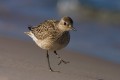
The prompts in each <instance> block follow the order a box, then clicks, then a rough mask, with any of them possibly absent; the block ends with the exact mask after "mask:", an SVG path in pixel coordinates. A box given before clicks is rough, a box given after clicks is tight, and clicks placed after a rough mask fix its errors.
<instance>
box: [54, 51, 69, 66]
mask: <svg viewBox="0 0 120 80" xmlns="http://www.w3.org/2000/svg"><path fill="white" fill-rule="evenodd" d="M54 53H55V55H56V56H57V58H58V59H59V60H60V62H59V63H58V65H60V64H61V63H64V64H67V63H69V62H68V61H64V60H63V59H62V58H61V57H60V56H59V55H58V54H57V52H56V51H54Z"/></svg>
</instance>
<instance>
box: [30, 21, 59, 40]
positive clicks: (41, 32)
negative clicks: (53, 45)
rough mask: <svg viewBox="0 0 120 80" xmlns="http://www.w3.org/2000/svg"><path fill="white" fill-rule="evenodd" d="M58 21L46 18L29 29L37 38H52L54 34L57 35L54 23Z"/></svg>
mask: <svg viewBox="0 0 120 80" xmlns="http://www.w3.org/2000/svg"><path fill="white" fill-rule="evenodd" d="M57 24H58V21H56V20H47V21H45V22H43V23H41V24H39V25H38V26H36V27H32V28H31V31H32V33H33V34H34V35H35V37H36V38H37V39H40V40H44V39H46V38H50V39H54V38H55V36H59V35H60V34H59V33H58V31H57V30H58V29H57V27H56V25H57Z"/></svg>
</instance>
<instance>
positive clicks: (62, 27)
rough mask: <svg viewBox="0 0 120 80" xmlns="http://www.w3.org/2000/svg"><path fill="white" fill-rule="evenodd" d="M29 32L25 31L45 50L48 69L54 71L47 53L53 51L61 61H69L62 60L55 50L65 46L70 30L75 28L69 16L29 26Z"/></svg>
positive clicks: (68, 39)
mask: <svg viewBox="0 0 120 80" xmlns="http://www.w3.org/2000/svg"><path fill="white" fill-rule="evenodd" d="M28 29H29V30H30V31H29V32H25V33H26V34H27V35H29V36H30V37H31V38H32V39H33V41H35V43H36V44H37V45H38V46H39V47H40V48H42V49H44V50H46V51H47V52H46V57H47V61H48V67H49V70H50V71H52V72H56V71H54V70H53V69H52V68H51V66H50V60H49V53H48V51H53V52H54V54H55V55H56V56H57V58H58V59H59V60H60V62H59V64H58V65H60V64H61V63H65V64H66V63H69V62H67V61H64V60H63V59H62V58H61V57H60V56H59V55H58V54H57V52H56V51H57V50H60V49H62V48H64V47H66V46H67V45H68V43H69V41H70V33H69V31H70V30H75V28H74V27H73V20H72V19H71V18H70V17H63V18H61V20H60V21H58V20H46V21H44V22H43V23H40V24H39V25H38V26H34V27H32V26H29V27H28Z"/></svg>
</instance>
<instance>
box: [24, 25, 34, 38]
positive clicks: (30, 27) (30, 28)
mask: <svg viewBox="0 0 120 80" xmlns="http://www.w3.org/2000/svg"><path fill="white" fill-rule="evenodd" d="M28 29H29V30H30V31H28V32H24V33H25V34H27V35H29V36H30V32H31V30H32V26H31V25H28Z"/></svg>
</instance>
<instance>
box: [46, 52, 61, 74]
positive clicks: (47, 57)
mask: <svg viewBox="0 0 120 80" xmlns="http://www.w3.org/2000/svg"><path fill="white" fill-rule="evenodd" d="M46 57H47V62H48V67H49V70H50V71H51V72H59V71H54V70H53V69H52V68H51V66H50V60H49V54H48V50H47V55H46Z"/></svg>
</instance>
